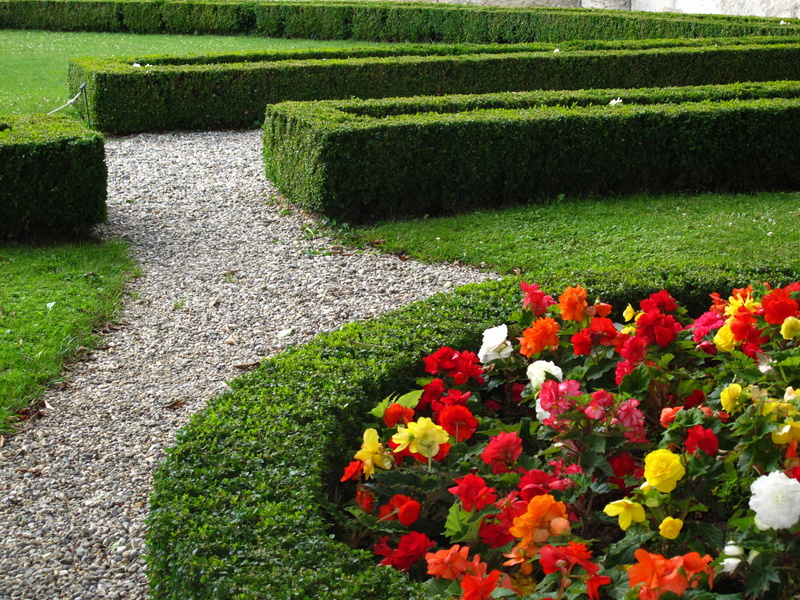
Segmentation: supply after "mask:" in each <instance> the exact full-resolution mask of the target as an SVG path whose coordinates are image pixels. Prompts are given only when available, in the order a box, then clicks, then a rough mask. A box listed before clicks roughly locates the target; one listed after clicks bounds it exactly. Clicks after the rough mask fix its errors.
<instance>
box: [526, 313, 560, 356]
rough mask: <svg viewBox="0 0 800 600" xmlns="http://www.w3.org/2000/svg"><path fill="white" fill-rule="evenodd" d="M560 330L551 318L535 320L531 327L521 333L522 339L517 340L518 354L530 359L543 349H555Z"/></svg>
mask: <svg viewBox="0 0 800 600" xmlns="http://www.w3.org/2000/svg"><path fill="white" fill-rule="evenodd" d="M560 330H561V326H560V325H559V324H558V323H556V322H555V320H553V318H552V317H542V318H540V319H536V321H534V322H533V325H531V326H530V327H528V328H527V329H526V330H525V331H523V332H522V336H523V337H521V338H517V339H519V341H520V347H519V352H520V354H522V355H523V356H527V357H528V358H530V357H531V356H533V355H534V354H539V353H540V352H541V351H542V350H544V349H545V348H553V347H557V346H558V332H559V331H560Z"/></svg>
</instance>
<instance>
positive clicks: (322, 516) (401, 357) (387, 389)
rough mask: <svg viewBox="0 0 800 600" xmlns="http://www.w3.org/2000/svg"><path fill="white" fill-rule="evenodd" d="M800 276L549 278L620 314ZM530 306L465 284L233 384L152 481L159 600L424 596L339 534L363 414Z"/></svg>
mask: <svg viewBox="0 0 800 600" xmlns="http://www.w3.org/2000/svg"><path fill="white" fill-rule="evenodd" d="M798 275H800V269H798V268H797V266H796V265H795V267H794V268H786V269H785V270H784V269H781V268H764V269H760V268H758V267H742V268H731V269H719V270H705V271H702V272H700V271H698V270H696V269H692V268H691V267H688V266H685V265H672V266H670V267H669V268H668V269H665V271H664V272H662V273H659V274H654V273H652V272H647V273H644V272H639V273H625V274H620V273H610V272H602V271H593V270H592V269H586V270H581V272H580V273H575V272H571V271H570V269H564V268H562V269H561V270H560V271H559V272H552V273H550V274H549V275H548V276H545V277H542V278H540V279H539V280H538V283H539V284H541V285H542V286H543V289H545V290H546V291H548V292H558V291H560V290H562V289H563V287H564V286H565V285H568V284H575V283H582V284H583V285H585V286H586V287H587V288H588V290H589V292H590V295H591V296H592V297H594V296H595V295H597V294H599V295H601V297H602V298H603V300H604V301H606V302H610V303H611V304H613V305H614V306H615V308H616V309H618V310H621V309H622V307H624V306H625V304H626V303H627V302H629V301H632V300H637V299H641V298H644V297H646V295H647V294H649V293H652V292H655V291H657V290H659V289H662V288H664V287H666V288H667V289H668V290H669V291H670V292H671V293H672V295H673V296H674V297H675V298H676V299H678V300H679V301H680V302H681V303H683V304H684V305H685V306H686V307H687V308H689V309H690V310H691V311H693V313H695V314H700V312H701V311H702V310H706V309H707V307H708V304H709V299H708V294H709V293H711V292H713V291H719V292H726V291H729V290H730V289H731V288H732V287H738V286H743V285H745V284H746V283H748V282H751V281H764V280H770V281H772V282H773V283H775V284H783V283H788V282H790V281H793V280H794V279H796V278H797V277H798ZM519 299H520V292H519V281H518V280H516V279H506V280H503V281H499V282H489V283H485V284H479V285H471V286H466V287H463V288H460V289H458V290H456V291H455V292H451V293H448V294H439V295H437V296H434V297H433V298H431V299H430V300H428V301H425V302H418V303H415V304H413V305H411V306H409V307H406V308H403V309H400V310H398V311H394V312H392V313H389V314H386V315H384V316H381V317H379V318H376V319H374V320H371V321H366V322H360V323H354V324H350V325H346V326H344V327H343V328H342V329H340V330H338V331H335V332H332V333H327V334H323V335H320V336H319V337H317V338H316V339H315V340H313V341H311V342H310V343H308V344H306V345H304V346H300V347H296V348H292V349H290V350H288V351H286V352H284V353H282V354H280V355H278V356H276V357H274V358H272V359H269V360H266V361H264V362H263V363H262V366H261V367H260V368H259V369H258V370H256V371H254V372H252V373H250V374H248V375H246V376H244V377H242V378H240V379H237V380H235V381H233V382H232V384H231V385H232V387H233V391H231V392H229V393H226V394H223V395H221V396H218V397H217V398H215V399H214V400H213V401H212V402H211V403H210V404H209V406H208V408H207V409H206V410H205V411H204V412H202V413H200V414H198V415H196V416H195V417H194V418H193V419H192V421H191V422H190V423H189V425H188V426H187V427H186V428H185V429H183V430H182V431H181V433H180V434H179V437H178V442H177V445H176V447H174V448H173V449H171V450H169V451H168V454H167V458H166V460H165V461H164V462H163V463H162V465H161V466H160V467H159V469H158V471H157V472H156V474H155V482H154V486H155V491H154V494H153V496H152V498H151V505H152V513H151V517H150V521H149V526H150V529H149V533H148V548H149V550H148V562H149V567H150V571H149V574H150V581H151V592H152V595H153V598H154V600H167V599H170V600H189V599H201V598H204V599H208V598H215V599H222V598H225V599H229V598H230V599H232V598H240V599H245V598H247V599H250V598H270V599H272V600H305V599H308V598H339V599H347V600H367V599H372V598H382V599H386V600H409V599H413V598H423V597H424V592H423V591H422V588H421V586H420V585H418V584H415V583H414V582H411V581H410V580H409V579H408V578H407V577H406V576H405V575H403V574H402V573H399V572H397V571H395V570H394V569H390V568H385V567H380V566H378V565H377V561H376V559H375V557H374V556H373V555H372V554H371V552H369V551H366V550H351V549H349V548H348V547H347V546H346V545H345V544H344V543H342V542H340V541H338V540H336V539H335V538H334V535H333V533H332V531H333V530H332V527H331V522H332V517H331V510H334V511H335V510H336V508H332V506H331V504H330V501H331V500H330V499H331V498H333V497H334V496H335V494H336V491H337V486H338V478H339V476H340V475H341V469H342V468H343V467H344V465H345V464H346V463H347V461H348V457H349V456H350V455H352V453H353V452H354V451H355V450H356V449H357V448H358V444H359V443H360V432H361V424H362V419H363V418H364V416H365V415H366V413H367V412H368V411H369V410H370V409H371V408H372V407H373V406H374V405H375V404H376V403H377V402H378V401H379V400H380V399H382V398H384V397H385V396H387V395H388V394H390V393H397V392H403V391H405V390H407V389H409V386H410V385H412V383H413V380H414V378H415V377H416V376H419V375H420V374H421V364H422V357H423V356H424V355H426V354H427V353H429V352H432V351H434V350H436V349H437V348H439V347H440V346H442V345H447V346H451V347H455V348H472V349H477V348H478V346H479V345H480V340H481V334H482V331H483V330H484V329H485V328H487V327H490V326H494V325H497V324H499V323H502V322H504V321H505V319H506V317H507V316H508V314H509V313H510V312H511V310H513V309H515V308H517V306H518V304H519Z"/></svg>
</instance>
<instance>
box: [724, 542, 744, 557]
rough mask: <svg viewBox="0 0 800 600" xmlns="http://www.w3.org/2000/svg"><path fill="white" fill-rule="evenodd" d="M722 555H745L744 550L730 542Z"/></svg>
mask: <svg viewBox="0 0 800 600" xmlns="http://www.w3.org/2000/svg"><path fill="white" fill-rule="evenodd" d="M722 553H723V554H724V555H725V556H742V555H744V548H742V547H741V546H737V545H736V544H733V543H731V542H728V544H727V545H726V546H725V547H724V548H723V549H722Z"/></svg>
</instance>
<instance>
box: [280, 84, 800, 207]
mask: <svg viewBox="0 0 800 600" xmlns="http://www.w3.org/2000/svg"><path fill="white" fill-rule="evenodd" d="M758 89H759V86H757V85H752V86H731V87H728V88H725V87H722V88H704V89H700V90H698V89H693V88H684V89H680V88H674V89H669V90H658V89H654V90H635V91H633V92H630V95H629V92H628V91H626V90H606V91H599V90H595V91H591V92H573V93H571V94H570V93H567V92H562V93H554V92H553V93H550V94H542V93H531V94H528V95H525V94H519V95H516V96H515V95H513V94H506V95H498V96H490V97H487V98H469V97H466V98H465V97H456V98H452V99H450V98H445V99H439V100H435V99H430V98H423V99H416V100H409V99H403V100H396V101H362V102H357V101H350V102H334V101H330V102H316V103H311V102H307V103H299V102H287V103H284V104H280V105H274V106H270V107H268V109H267V120H266V122H265V124H264V160H265V165H266V171H267V177H268V178H269V179H270V180H271V181H273V182H274V183H275V184H276V185H277V186H278V188H279V189H280V190H281V192H282V193H283V194H284V195H286V196H287V197H289V198H291V199H292V200H293V201H295V202H298V203H300V204H302V205H303V206H305V207H307V208H309V209H311V210H315V211H318V212H322V213H324V214H326V215H328V216H330V217H333V218H335V219H337V220H339V221H346V222H364V221H370V220H380V219H386V218H392V217H395V216H405V215H424V214H431V215H434V214H441V213H454V212H459V211H464V210H472V209H475V208H479V207H499V206H502V205H505V204H510V203H511V204H513V203H524V202H530V201H536V200H540V199H544V198H552V197H555V196H557V195H559V194H566V195H568V196H571V195H586V194H590V193H597V194H607V193H617V192H618V193H631V192H637V191H648V192H657V191H672V190H712V191H720V190H728V191H756V190H768V189H787V188H788V189H797V188H798V186H800V175H798V170H797V165H798V164H800V147H798V145H797V143H796V132H797V131H798V127H800V99H798V93H799V91H798V89H799V88H798V85H797V83H796V82H795V83H794V84H776V85H775V86H764V87H763V88H761V91H760V92H759V93H757V92H756V90H758ZM743 90H749V92H748V94H749V96H748V95H744V96H742V91H743ZM704 94H707V95H706V96H705V98H708V99H709V100H710V99H713V100H715V101H714V102H709V101H708V100H705V101H700V100H703V98H704ZM648 96H650V98H648ZM753 96H755V97H756V98H760V99H755V100H741V99H731V98H740V97H753ZM772 96H783V97H772ZM615 97H619V98H621V99H622V101H623V103H622V104H620V105H617V106H609V105H608V104H609V102H610V100H609V98H611V99H614V98H615ZM642 97H644V98H645V100H646V101H648V102H659V103H660V104H649V103H648V104H634V103H635V102H637V101H638V100H639V99H641V98H642ZM575 100H580V102H577V101H575ZM688 100H692V102H687V101H688ZM543 101H546V102H547V103H548V104H550V106H546V105H545V102H543ZM559 102H560V103H563V104H564V105H565V106H559V105H555V106H553V104H557V103H559ZM598 102H599V103H602V105H599V104H596V103H598ZM581 104H583V106H581ZM573 105H574V106H573ZM373 115H374V116H373Z"/></svg>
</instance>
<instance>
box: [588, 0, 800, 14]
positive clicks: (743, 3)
mask: <svg viewBox="0 0 800 600" xmlns="http://www.w3.org/2000/svg"><path fill="white" fill-rule="evenodd" d="M594 1H596V0H594ZM584 5H585V4H584ZM631 10H646V11H652V12H680V13H715V14H719V15H753V16H758V17H784V18H800V0H631Z"/></svg>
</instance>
